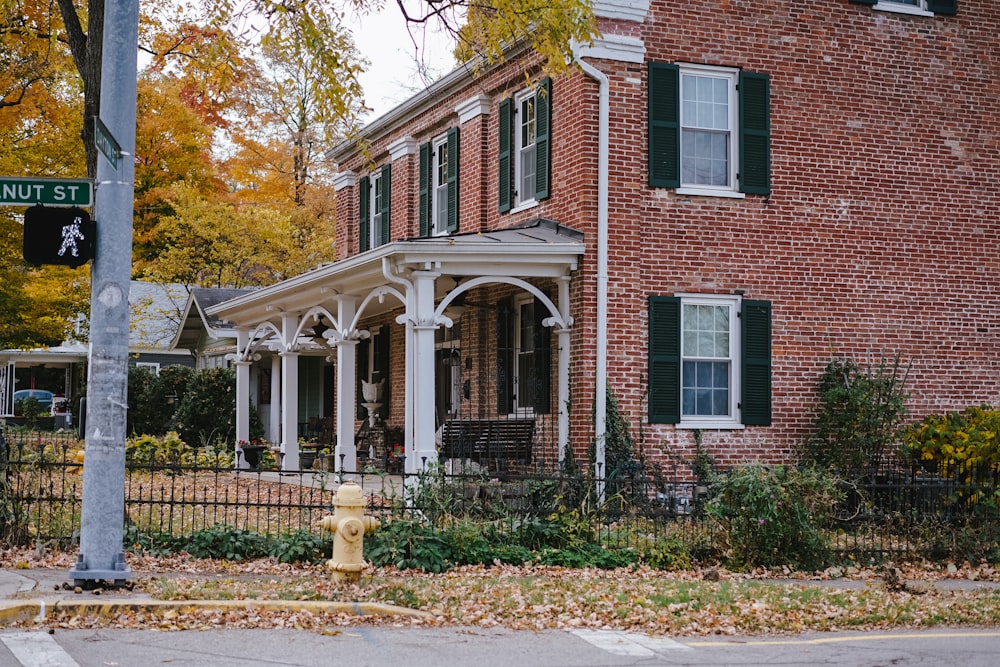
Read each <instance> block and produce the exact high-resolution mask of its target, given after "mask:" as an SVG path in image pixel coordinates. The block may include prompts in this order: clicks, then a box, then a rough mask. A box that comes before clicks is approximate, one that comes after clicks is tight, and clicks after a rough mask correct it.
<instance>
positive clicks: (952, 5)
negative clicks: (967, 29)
mask: <svg viewBox="0 0 1000 667" xmlns="http://www.w3.org/2000/svg"><path fill="white" fill-rule="evenodd" d="M851 2H852V3H854V4H856V5H870V6H872V7H874V8H875V9H881V10H883V11H887V12H898V13H901V14H916V15H918V16H931V15H933V14H957V13H958V0H851Z"/></svg>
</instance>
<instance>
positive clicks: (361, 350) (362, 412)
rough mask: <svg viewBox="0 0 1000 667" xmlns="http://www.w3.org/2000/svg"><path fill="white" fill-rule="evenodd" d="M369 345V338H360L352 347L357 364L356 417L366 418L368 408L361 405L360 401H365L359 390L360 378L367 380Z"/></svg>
mask: <svg viewBox="0 0 1000 667" xmlns="http://www.w3.org/2000/svg"><path fill="white" fill-rule="evenodd" d="M369 345H371V339H370V338H362V339H361V340H359V341H358V344H357V345H356V346H355V348H354V350H355V353H356V354H357V357H356V358H355V360H356V365H357V370H358V386H357V390H356V391H357V395H356V397H355V402H356V403H357V418H358V419H367V418H368V410H366V409H365V407H364V406H363V405H361V404H362V403H364V402H365V395H364V394H363V393H362V391H361V381H362V380H364V381H365V382H367V381H368V346H369Z"/></svg>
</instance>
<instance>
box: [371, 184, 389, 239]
mask: <svg viewBox="0 0 1000 667" xmlns="http://www.w3.org/2000/svg"><path fill="white" fill-rule="evenodd" d="M382 178H383V174H382V170H381V169H380V170H377V171H375V172H373V173H372V175H371V176H370V177H369V179H368V187H369V190H368V193H369V194H368V201H370V202H371V206H369V207H368V247H369V248H377V247H379V246H380V245H382V244H383V243H385V240H383V238H382V211H384V210H385V208H386V207H385V203H386V202H384V201H383V195H384V194H385V189H384V188H383V187H382Z"/></svg>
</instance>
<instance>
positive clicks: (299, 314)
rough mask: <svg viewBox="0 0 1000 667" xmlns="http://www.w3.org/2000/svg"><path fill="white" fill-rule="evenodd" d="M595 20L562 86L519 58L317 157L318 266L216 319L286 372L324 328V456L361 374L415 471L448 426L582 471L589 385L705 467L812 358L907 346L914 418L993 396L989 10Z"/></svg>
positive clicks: (996, 70) (748, 7) (629, 11)
mask: <svg viewBox="0 0 1000 667" xmlns="http://www.w3.org/2000/svg"><path fill="white" fill-rule="evenodd" d="M595 11H596V13H597V15H598V17H599V19H600V27H601V31H602V38H601V39H599V40H598V41H597V42H595V43H594V44H593V45H589V46H585V47H581V48H580V49H579V50H578V59H577V63H578V64H579V68H576V69H574V70H573V71H572V72H571V73H570V74H569V75H565V76H555V77H552V78H548V77H546V76H545V75H544V72H543V71H542V68H541V65H542V63H540V62H538V59H537V57H535V56H534V55H533V54H532V53H530V52H527V51H521V52H514V53H511V55H510V58H509V60H508V62H507V63H506V64H503V65H500V66H497V67H494V68H492V69H489V70H487V71H485V72H483V73H481V74H480V75H479V76H474V75H473V74H472V73H471V71H467V70H464V69H460V70H457V71H455V72H453V73H452V74H450V75H448V76H446V77H444V78H443V79H442V80H440V81H438V82H437V83H435V84H434V85H432V86H431V87H430V88H428V89H427V90H425V91H424V92H422V93H420V94H418V95H417V96H415V97H414V98H412V99H411V100H409V101H408V102H406V103H404V104H402V105H400V106H399V107H398V108H396V109H394V110H393V111H391V112H390V113H388V114H386V115H385V116H383V117H381V118H379V119H377V120H375V121H374V122H372V123H371V124H370V125H368V126H367V127H366V128H365V130H364V132H363V136H362V139H363V143H364V147H365V148H364V150H361V149H360V148H359V145H358V144H357V143H354V142H345V143H343V144H341V145H340V146H337V147H335V148H334V149H333V151H332V152H333V155H334V157H335V158H336V159H337V161H338V162H339V164H340V166H341V173H340V176H339V178H338V182H337V187H338V200H337V213H338V232H337V239H336V253H337V261H336V262H334V263H332V264H330V265H328V266H325V267H321V268H319V269H317V270H316V271H314V272H311V273H309V274H304V275H303V276H299V277H298V278H295V279H292V280H290V281H286V282H285V283H281V284H279V285H275V286H273V287H271V288H267V289H265V290H262V291H260V292H257V293H255V294H254V295H252V296H250V297H245V298H241V299H237V300H234V301H232V302H228V303H227V304H223V305H222V306H220V307H217V308H216V309H215V310H214V311H213V312H214V313H216V314H219V315H222V316H224V317H226V318H228V319H230V320H232V321H234V322H235V323H236V324H237V325H239V326H240V327H242V328H243V330H244V332H245V335H244V338H243V339H242V343H241V346H242V349H244V350H245V351H246V352H249V351H251V350H253V349H265V348H267V344H266V341H267V340H268V339H270V341H271V344H272V345H271V347H270V348H268V349H270V350H271V351H273V352H280V353H283V354H284V362H283V363H282V364H281V365H282V367H284V368H285V369H286V370H285V371H283V372H288V371H287V366H288V365H289V360H291V359H293V358H297V356H298V355H306V356H308V355H309V354H315V353H317V350H318V353H323V352H325V350H323V349H321V348H322V347H324V345H322V344H321V345H320V348H315V347H314V346H310V344H309V343H308V342H307V340H306V338H308V337H305V338H303V335H302V334H303V331H305V329H306V328H307V327H311V326H312V325H313V323H314V322H315V321H316V317H317V316H319V317H320V318H322V320H323V322H324V323H325V324H328V325H331V329H332V331H333V333H332V334H327V336H326V338H325V340H326V341H327V342H328V345H326V347H329V348H330V350H334V351H336V354H340V355H345V354H346V356H345V357H342V358H336V359H335V360H334V368H335V369H336V370H335V373H336V374H337V381H336V391H335V395H334V396H333V397H332V399H331V401H330V402H329V405H330V406H336V415H337V421H338V428H337V433H338V442H340V443H341V445H340V450H341V453H344V454H345V456H347V457H348V459H349V460H353V457H354V450H353V445H352V444H350V443H349V442H348V440H349V439H350V440H351V442H353V438H354V434H355V432H356V428H357V424H358V423H359V422H357V421H355V419H356V418H360V417H362V416H363V415H364V414H365V413H364V411H360V412H359V411H357V408H356V407H355V404H356V403H357V402H359V401H356V400H355V397H356V396H359V395H360V393H359V389H358V384H357V383H358V381H360V379H370V380H372V381H379V380H381V379H386V383H385V385H383V387H384V389H383V396H382V398H381V403H382V404H383V405H382V406H381V407H380V408H379V410H380V411H381V414H382V417H383V421H384V423H387V424H389V425H391V426H399V427H401V428H403V429H404V433H405V436H406V440H407V446H408V452H409V458H408V462H407V466H408V467H410V469H414V470H415V469H419V468H420V466H421V465H423V464H425V463H426V462H427V461H428V460H431V459H433V458H434V457H435V456H436V454H435V452H436V451H437V447H439V446H440V440H441V431H440V427H441V425H442V424H444V423H446V422H449V421H456V420H459V421H461V420H470V419H475V420H491V421H496V420H502V419H511V418H513V419H519V420H529V421H531V422H532V423H533V425H534V429H533V431H532V432H531V436H530V438H531V440H532V443H533V451H532V454H531V458H532V460H533V462H534V463H546V464H555V463H557V462H558V461H560V460H562V459H563V458H564V456H565V453H566V451H568V450H570V449H571V450H572V451H573V452H574V453H575V455H576V457H577V460H582V457H586V456H587V452H588V448H589V447H590V446H591V444H592V443H593V442H594V441H595V439H596V440H597V441H598V442H600V434H601V433H602V432H603V430H604V425H603V423H602V420H596V422H595V419H594V414H595V413H596V414H602V411H601V409H600V408H601V407H602V406H603V401H604V392H602V391H597V390H596V389H597V388H598V387H600V386H601V384H602V383H603V381H604V380H605V379H606V382H607V384H608V386H609V387H610V388H611V389H612V390H613V392H614V394H615V396H616V397H617V400H618V402H619V406H620V408H621V410H622V411H623V412H624V413H626V414H627V415H628V417H629V419H630V423H631V427H632V429H633V431H634V432H635V434H636V436H637V438H639V440H640V444H641V446H642V447H643V449H644V452H645V453H646V454H647V455H648V456H649V457H650V458H652V459H653V460H658V461H662V462H667V461H669V460H675V459H677V458H678V457H688V456H690V455H691V453H692V452H693V448H694V436H693V432H694V431H695V429H697V430H698V431H699V432H700V433H701V434H702V437H703V441H704V443H705V444H706V445H707V446H708V448H709V450H710V451H711V453H712V454H713V456H715V458H716V459H717V460H718V461H719V462H721V463H723V464H729V463H739V462H743V461H749V460H768V461H778V460H788V459H789V458H791V457H792V456H793V452H794V448H795V446H796V445H797V444H798V443H799V442H801V441H802V439H803V438H804V436H805V435H806V433H807V432H808V429H809V425H810V422H811V419H812V410H813V408H814V406H815V384H816V381H817V379H818V378H819V375H820V373H821V372H822V369H823V368H824V367H825V366H826V364H827V363H828V362H829V361H830V360H831V359H834V358H850V359H854V360H856V361H858V362H862V363H863V362H868V361H878V360H880V359H883V358H893V357H895V356H897V355H898V356H900V357H901V358H902V359H903V360H904V361H907V362H910V363H911V364H912V368H911V370H910V373H909V376H908V383H907V389H908V391H909V393H910V395H911V400H910V408H911V411H912V412H913V414H914V415H916V416H920V415H922V414H925V413H927V412H930V411H940V410H945V409H955V408H960V407H963V406H966V405H970V404H978V403H984V402H986V403H996V402H997V400H998V398H1000V396H998V394H1000V377H998V362H997V358H998V352H1000V322H998V321H997V315H996V313H997V312H998V305H1000V304H998V301H1000V295H998V294H997V289H996V287H997V284H998V278H997V275H998V269H1000V259H998V254H997V251H996V243H997V236H998V232H1000V213H998V174H1000V113H998V111H997V100H998V99H1000V42H998V40H997V38H996V33H995V26H996V25H998V23H1000V5H998V4H997V3H995V2H989V1H987V0H963V1H962V2H960V3H957V2H954V1H951V2H947V1H940V0H906V1H889V0H877V1H876V0H865V1H860V0H830V1H829V2H800V1H799V0H790V1H787V2H786V1H768V2H764V1H751V0H692V1H690V2H684V3H675V2H666V1H660V0H653V1H652V2H649V1H648V0H647V1H645V2H644V1H643V0H605V1H603V2H601V1H599V2H597V3H596V4H595ZM526 75H527V76H526ZM529 80H530V81H531V82H532V83H530V84H529V83H526V81H529ZM345 303H348V305H347V306H346V310H345V305H344V304H345ZM442 317H446V318H447V319H448V321H449V322H450V323H451V324H452V326H451V327H449V326H447V322H445V321H444V319H442ZM265 325H269V327H270V328H268V326H265ZM265 330H267V331H270V332H271V333H269V334H267V335H264V334H262V333H261V332H263V331H265ZM361 332H364V333H361ZM366 336H367V337H366ZM275 343H277V345H276V346H275V345H274V344H275ZM347 348H351V351H347ZM355 368H357V369H358V370H357V371H355ZM277 375H279V374H275V376H277ZM245 377H246V378H248V379H247V382H248V383H249V384H252V382H253V378H255V377H256V375H255V374H254V373H253V372H252V370H251V369H248V373H247V374H246V375H245ZM282 377H284V381H285V384H284V385H282V386H291V384H292V382H293V381H294V378H293V377H292V376H287V377H285V376H282ZM275 386H276V387H277V386H278V385H277V384H276V385H275ZM431 394H433V397H432V396H431ZM292 404H293V405H294V401H293V403H292ZM595 408H596V410H595ZM289 410H292V408H289ZM287 414H291V413H290V412H289V413H287ZM282 421H283V422H286V421H289V419H283V420H282ZM348 422H349V423H348ZM435 432H436V433H437V434H438V441H439V442H438V443H437V444H435V443H433V442H432V441H431V438H432V435H433V434H434V433H435ZM290 434H291V431H290V430H289V431H287V432H284V431H283V438H282V440H283V446H291V443H290V442H289V439H291V438H290ZM480 436H481V437H485V436H484V435H481V434H480ZM477 437H479V436H477ZM599 449H600V448H599ZM347 468H348V469H350V468H351V465H350V464H348V465H347Z"/></svg>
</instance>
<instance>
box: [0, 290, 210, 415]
mask: <svg viewBox="0 0 1000 667" xmlns="http://www.w3.org/2000/svg"><path fill="white" fill-rule="evenodd" d="M187 301H188V287H187V286H186V285H181V284H176V283H171V284H163V283H150V282H143V281H139V280H133V281H132V283H131V285H130V287H129V312H130V314H131V324H130V332H129V365H130V366H145V367H148V368H150V369H152V370H154V371H159V369H160V368H161V367H163V366H170V365H182V366H191V367H193V366H195V357H194V356H193V353H192V350H190V349H185V348H182V347H178V346H176V345H175V339H176V338H177V334H178V329H179V328H180V326H179V325H180V322H181V313H182V312H183V308H184V306H185V304H186V303H187ZM88 351H89V346H88V345H87V344H86V343H81V342H80V341H76V340H69V341H66V342H64V343H63V344H61V345H57V346H55V347H49V348H35V349H28V350H16V349H10V350H0V419H4V418H9V417H13V416H14V400H13V395H14V392H15V391H17V390H18V389H28V388H32V387H34V388H36V389H47V390H49V391H51V392H53V393H54V394H56V395H57V396H63V397H65V398H66V400H67V401H68V402H69V404H70V405H71V406H72V409H73V410H74V411H76V409H77V401H78V399H79V396H78V395H77V394H78V393H79V388H80V387H81V386H82V385H83V383H84V380H85V378H86V363H87V354H88Z"/></svg>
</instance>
